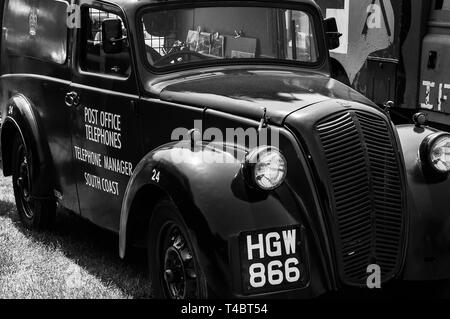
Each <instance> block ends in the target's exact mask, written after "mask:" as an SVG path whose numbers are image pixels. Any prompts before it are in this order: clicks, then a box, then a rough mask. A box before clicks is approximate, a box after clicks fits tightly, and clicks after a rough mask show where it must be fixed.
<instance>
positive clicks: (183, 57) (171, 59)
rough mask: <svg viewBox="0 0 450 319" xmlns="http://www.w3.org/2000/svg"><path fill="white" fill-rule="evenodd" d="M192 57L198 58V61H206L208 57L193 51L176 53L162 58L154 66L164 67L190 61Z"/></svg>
mask: <svg viewBox="0 0 450 319" xmlns="http://www.w3.org/2000/svg"><path fill="white" fill-rule="evenodd" d="M193 57H195V58H198V59H199V60H206V59H208V57H206V56H204V55H203V54H201V53H198V52H195V51H176V52H172V53H169V54H167V55H165V56H163V57H162V58H161V59H159V60H158V61H156V62H155V63H154V66H164V65H171V64H177V63H182V62H186V61H192V58H193Z"/></svg>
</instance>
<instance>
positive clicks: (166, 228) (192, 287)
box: [147, 200, 207, 300]
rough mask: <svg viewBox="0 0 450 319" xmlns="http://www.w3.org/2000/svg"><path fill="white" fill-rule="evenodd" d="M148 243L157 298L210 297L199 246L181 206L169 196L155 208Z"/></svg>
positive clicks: (149, 262)
mask: <svg viewBox="0 0 450 319" xmlns="http://www.w3.org/2000/svg"><path fill="white" fill-rule="evenodd" d="M147 247H148V264H149V269H150V280H151V283H152V288H153V294H154V297H155V298H159V299H188V300H189V299H206V297H207V292H206V291H207V289H206V280H205V277H204V275H203V273H202V270H201V267H200V263H199V261H198V258H197V253H196V252H197V251H198V246H197V244H196V241H195V240H194V237H193V236H192V235H191V232H190V231H189V230H188V228H187V226H186V225H185V223H184V221H183V219H182V217H181V215H180V212H179V210H178V208H177V207H176V206H175V204H173V203H172V202H171V201H169V200H162V201H161V202H159V203H158V204H157V205H156V207H155V209H154V210H153V214H152V218H151V220H150V227H149V234H148V242H147Z"/></svg>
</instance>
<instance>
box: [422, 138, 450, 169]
mask: <svg viewBox="0 0 450 319" xmlns="http://www.w3.org/2000/svg"><path fill="white" fill-rule="evenodd" d="M420 157H421V160H422V164H423V165H427V166H428V167H430V168H432V169H433V170H434V171H435V172H437V173H442V174H446V173H449V172H450V134H447V133H435V134H431V135H430V136H428V137H427V138H426V139H425V140H424V141H423V142H422V145H421V147H420Z"/></svg>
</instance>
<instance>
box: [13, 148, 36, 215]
mask: <svg viewBox="0 0 450 319" xmlns="http://www.w3.org/2000/svg"><path fill="white" fill-rule="evenodd" d="M19 154H20V157H19V158H21V159H22V160H21V162H20V164H19V172H18V173H19V174H18V175H19V176H18V178H17V182H16V183H17V187H18V189H19V193H20V197H21V202H22V207H23V211H24V213H25V216H26V217H27V218H29V219H31V218H33V210H32V209H31V197H30V167H29V164H28V160H27V155H26V153H25V150H24V147H23V146H22V147H21V148H20V149H19Z"/></svg>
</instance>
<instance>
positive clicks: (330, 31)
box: [324, 18, 342, 50]
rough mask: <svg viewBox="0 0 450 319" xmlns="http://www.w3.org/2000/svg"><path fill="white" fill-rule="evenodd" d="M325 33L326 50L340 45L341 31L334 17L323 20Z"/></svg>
mask: <svg viewBox="0 0 450 319" xmlns="http://www.w3.org/2000/svg"><path fill="white" fill-rule="evenodd" d="M324 23H325V34H326V35H327V44H328V50H334V49H337V48H339V46H340V45H341V43H340V41H339V38H340V37H341V36H342V33H339V31H338V27H337V23H336V18H328V19H325V20H324Z"/></svg>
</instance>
